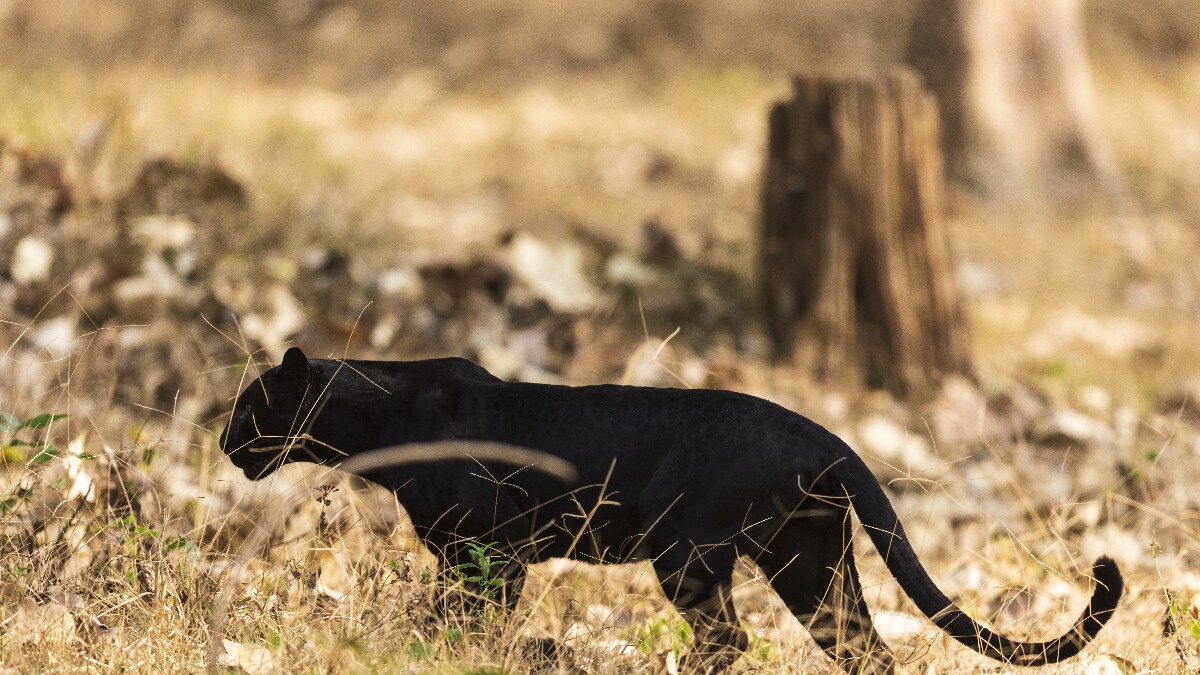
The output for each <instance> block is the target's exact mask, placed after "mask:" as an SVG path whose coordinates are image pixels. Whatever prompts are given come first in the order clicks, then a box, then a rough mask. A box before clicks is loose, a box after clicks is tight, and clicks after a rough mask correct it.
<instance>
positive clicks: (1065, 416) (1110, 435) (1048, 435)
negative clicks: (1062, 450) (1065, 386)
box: [1033, 408, 1117, 448]
mask: <svg viewBox="0 0 1200 675" xmlns="http://www.w3.org/2000/svg"><path fill="white" fill-rule="evenodd" d="M1033 440H1034V441H1035V442H1037V443H1038V444H1039V445H1044V446H1051V447H1076V448H1078V447H1081V446H1088V445H1105V446H1112V445H1115V444H1116V440H1117V436H1116V433H1115V432H1113V430H1112V429H1111V428H1110V427H1109V426H1108V425H1106V424H1105V423H1103V422H1101V421H1100V420H1097V419H1095V418H1093V417H1089V416H1088V415H1085V414H1083V413H1081V412H1079V411H1077V410H1073V409H1071V408H1058V409H1057V410H1054V411H1053V412H1051V413H1050V416H1049V417H1047V418H1045V419H1043V420H1041V421H1040V422H1039V423H1038V424H1037V425H1036V426H1035V428H1034V433H1033Z"/></svg>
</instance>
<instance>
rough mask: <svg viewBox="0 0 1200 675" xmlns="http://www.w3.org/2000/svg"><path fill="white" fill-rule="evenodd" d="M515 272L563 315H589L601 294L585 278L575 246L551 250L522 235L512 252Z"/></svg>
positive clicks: (513, 244) (542, 243)
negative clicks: (582, 313)
mask: <svg viewBox="0 0 1200 675" xmlns="http://www.w3.org/2000/svg"><path fill="white" fill-rule="evenodd" d="M509 262H510V264H511V265H512V268H513V272H515V273H516V275H517V276H518V277H520V278H521V280H522V281H524V282H525V283H526V284H527V285H528V286H529V287H530V288H532V289H533V291H534V292H535V293H537V294H538V296H539V297H541V298H543V299H544V300H545V301H546V302H547V303H548V304H549V305H550V306H551V307H553V308H554V309H556V310H558V311H560V312H586V311H588V310H591V309H592V308H594V307H595V306H596V303H597V298H598V294H597V293H596V290H595V289H594V288H593V287H592V285H591V284H590V283H589V282H588V280H587V279H586V278H585V277H584V274H583V251H582V250H581V249H580V248H579V247H578V246H575V245H574V244H559V245H556V246H550V245H548V244H546V243H545V242H543V241H541V240H540V239H538V238H536V237H534V236H532V235H529V234H526V233H521V234H519V235H517V236H516V237H515V238H514V239H513V242H512V245H511V246H510V248H509Z"/></svg>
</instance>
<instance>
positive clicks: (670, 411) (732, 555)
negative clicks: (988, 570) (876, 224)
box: [221, 348, 1123, 673]
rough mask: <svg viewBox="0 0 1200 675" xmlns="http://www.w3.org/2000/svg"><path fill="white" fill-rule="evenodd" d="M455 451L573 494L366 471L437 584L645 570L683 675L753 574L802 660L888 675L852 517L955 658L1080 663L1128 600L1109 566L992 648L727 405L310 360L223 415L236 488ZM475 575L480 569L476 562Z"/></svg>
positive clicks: (706, 656)
mask: <svg viewBox="0 0 1200 675" xmlns="http://www.w3.org/2000/svg"><path fill="white" fill-rule="evenodd" d="M447 439H457V440H463V441H492V442H502V443H506V444H510V445H515V446H521V447H525V448H530V449H533V450H537V451H541V452H543V453H548V454H551V455H554V456H557V457H561V458H562V459H564V460H566V461H567V462H570V463H571V464H573V465H574V466H575V467H576V468H577V470H578V476H579V480H578V483H577V484H575V485H567V484H564V483H563V481H562V480H561V479H560V478H555V477H553V476H550V475H546V474H544V473H541V472H537V471H533V470H520V469H519V468H518V469H514V468H513V467H511V466H505V465H502V464H499V463H491V462H484V461H479V462H476V461H469V460H464V459H462V458H461V456H459V457H456V458H453V459H447V460H446V461H434V462H429V463H423V464H409V465H403V466H394V467H389V468H385V469H377V470H369V471H365V472H364V476H365V477H366V478H367V479H369V480H372V481H374V482H376V483H379V484H380V485H382V486H384V487H386V488H388V489H390V490H392V491H394V493H395V495H396V498H397V499H398V500H399V501H400V504H401V505H402V506H403V507H404V508H405V509H406V510H407V511H408V514H409V516H410V517H411V519H412V522H413V524H414V525H415V526H416V531H417V534H418V536H420V538H421V539H422V540H423V541H424V543H426V544H427V545H428V546H429V547H430V549H431V550H432V551H434V552H435V554H436V555H438V557H439V559H440V560H441V561H442V563H443V564H444V565H445V566H446V569H454V568H455V566H457V565H462V564H466V563H470V562H472V559H471V546H472V545H474V546H481V545H493V549H492V550H493V551H495V553H496V554H497V555H498V557H499V558H500V559H501V560H505V561H507V563H506V564H504V566H503V568H502V570H501V571H500V573H499V576H498V577H497V578H500V579H502V580H503V581H504V586H505V587H504V591H503V597H504V600H505V602H506V604H508V605H509V606H511V604H512V602H514V600H515V598H516V595H517V593H518V592H519V589H520V586H521V583H522V581H523V579H524V565H525V564H527V563H532V562H537V561H540V560H545V559H547V558H553V557H570V558H574V559H578V560H583V561H588V562H594V563H623V562H627V561H634V560H650V561H651V564H652V565H653V568H654V571H655V573H656V574H657V576H658V579H659V581H660V583H661V584H662V588H663V590H664V591H665V592H666V595H667V597H668V598H670V599H671V600H672V602H674V604H675V606H676V607H677V608H678V609H679V611H680V613H681V614H682V615H683V616H684V618H686V619H687V620H688V621H689V622H690V623H691V626H692V628H693V643H694V644H693V648H692V649H691V651H690V652H688V653H687V654H686V655H685V656H684V660H683V664H682V665H683V667H684V668H685V669H686V670H689V671H705V670H708V671H719V670H723V669H724V668H726V667H727V666H728V665H729V664H731V663H732V662H733V661H734V660H735V659H736V658H737V657H738V655H739V654H740V653H741V652H742V650H743V649H744V648H745V646H746V644H747V638H746V636H745V634H744V632H743V631H742V629H741V628H740V626H739V624H738V619H737V614H736V611H735V609H734V607H733V603H732V602H731V599H730V577H731V573H732V570H733V567H734V562H735V561H736V560H737V559H738V557H739V556H745V557H747V558H749V559H750V560H752V561H753V562H754V563H756V564H757V565H758V566H759V567H760V568H761V569H762V571H763V572H764V573H765V574H766V576H767V578H768V579H769V580H770V583H771V586H772V587H773V588H774V589H775V590H776V591H777V592H778V593H779V595H780V597H781V598H782V599H783V600H784V602H785V603H786V604H787V606H788V608H789V609H790V610H791V611H792V612H793V613H794V614H795V616H796V617H798V618H799V619H800V621H801V622H802V623H803V625H804V626H805V627H806V628H807V630H808V631H809V634H810V635H811V636H812V638H813V639H814V640H815V641H816V643H817V644H818V645H819V646H820V647H821V648H822V649H823V650H824V651H825V652H826V653H827V654H828V655H829V657H830V658H832V659H833V660H834V661H835V662H836V663H838V664H839V665H840V666H841V667H842V668H845V669H846V670H848V671H849V672H855V673H859V672H892V671H893V658H892V656H891V654H890V653H889V652H888V650H887V646H886V645H885V644H883V642H882V641H881V639H880V637H879V635H878V633H877V632H876V631H875V628H874V626H873V625H872V623H871V617H870V614H869V613H868V611H867V606H866V604H865V603H864V602H863V597H862V591H861V587H860V583H859V578H858V572H857V570H856V568H855V565H854V557H853V553H852V551H851V521H850V518H849V510H850V507H853V509H854V512H855V513H856V514H857V515H858V519H859V520H860V521H861V522H862V525H863V527H864V528H865V529H866V532H867V534H868V536H869V537H870V539H871V541H872V542H873V543H874V545H875V547H876V548H877V549H878V550H879V552H880V553H881V554H882V555H883V557H884V559H885V560H886V562H887V567H888V569H889V570H890V571H891V572H892V574H893V575H895V577H896V580H897V581H898V582H899V583H900V586H901V587H902V588H903V589H904V591H905V592H906V593H907V594H908V596H909V597H910V598H912V600H913V601H914V602H915V603H916V605H917V607H918V608H920V610H921V611H922V612H923V613H924V614H925V615H926V616H928V617H929V618H930V619H931V620H933V622H934V623H935V624H937V625H938V626H939V627H941V628H942V629H943V630H945V631H946V632H947V633H948V634H949V635H950V636H952V637H953V638H954V639H955V640H957V641H959V642H961V643H962V644H964V645H966V646H967V647H970V648H971V649H973V650H976V651H977V652H979V653H981V654H984V655H986V656H989V657H992V658H994V659H998V660H1000V661H1003V662H1006V663H1011V664H1019V665H1027V666H1035V665H1041V664H1048V663H1055V662H1058V661H1061V660H1063V659H1066V658H1069V657H1071V656H1074V655H1075V654H1077V653H1079V651H1080V650H1081V649H1083V647H1084V646H1086V645H1087V644H1088V643H1089V642H1090V641H1091V640H1092V638H1093V637H1095V635H1096V634H1097V633H1098V632H1099V631H1100V629H1101V628H1102V627H1103V626H1104V624H1105V622H1107V621H1108V619H1109V618H1110V617H1111V616H1112V614H1113V612H1114V610H1115V609H1116V607H1117V603H1118V601H1119V600H1120V597H1121V591H1122V587H1123V580H1122V577H1121V573H1120V571H1119V570H1118V569H1117V566H1116V564H1115V563H1114V562H1113V561H1112V560H1111V559H1109V558H1107V557H1102V558H1100V559H1098V560H1097V561H1096V562H1095V563H1094V565H1093V567H1092V576H1093V577H1094V579H1095V582H1096V587H1095V590H1094V591H1093V594H1092V597H1091V600H1090V602H1089V603H1088V606H1087V608H1086V609H1085V610H1084V611H1083V614H1082V615H1081V616H1080V618H1079V619H1078V620H1077V621H1076V623H1075V625H1074V626H1073V627H1072V628H1071V629H1070V630H1069V631H1067V633H1066V634H1065V635H1063V636H1062V637H1059V638H1056V639H1053V640H1049V641H1046V642H1019V641H1015V640H1010V639H1008V638H1006V637H1003V636H1001V635H998V634H996V633H994V632H992V631H991V630H989V629H987V628H985V627H983V626H981V625H979V624H978V623H976V622H975V621H974V620H973V619H972V618H970V617H968V616H967V615H966V614H964V613H963V612H962V611H961V610H960V609H959V608H958V607H957V606H956V605H955V604H954V603H953V602H952V601H951V600H950V599H949V598H947V597H946V595H945V594H943V593H942V592H941V591H940V590H938V588H937V586H936V585H935V584H934V583H933V581H932V580H931V579H930V578H929V575H928V573H927V572H926V571H925V568H924V567H923V566H922V565H921V562H920V561H919V560H918V559H917V556H916V553H915V552H914V551H913V548H912V545H911V543H910V542H909V540H908V538H907V536H906V535H905V533H904V528H903V527H901V525H900V522H899V520H898V519H897V516H896V512H895V511H894V510H893V509H892V505H891V503H890V502H889V501H888V498H887V496H886V495H885V494H884V492H883V490H882V488H881V487H880V486H879V483H878V482H877V481H876V480H875V479H874V477H873V476H872V474H871V472H870V471H869V470H868V468H867V466H866V465H865V464H864V463H863V461H862V460H861V459H860V458H859V457H858V456H857V455H856V454H855V453H854V452H853V451H852V450H851V449H850V448H849V447H848V446H847V445H846V444H845V443H843V442H842V441H841V440H840V439H839V438H837V437H836V436H834V435H833V434H832V433H830V432H829V431H827V430H826V429H824V428H823V427H821V426H820V425H818V424H816V423H815V422H812V421H810V420H808V419H807V418H805V417H803V416H801V415H798V414H796V413H793V412H791V411H789V410H787V409H785V408H783V407H781V406H778V405H776V404H774V403H770V402H768V401H764V400H762V399H759V398H755V397H753V396H748V395H744V394H738V393H733V392H729V391H705V390H682V389H656V388H647V387H631V386H617V385H600V386H588V387H567V386H558V385H545V384H529V383H518V382H505V381H503V380H500V379H498V378H496V377H495V376H493V375H491V374H490V373H488V372H487V371H486V370H485V369H483V368H482V367H480V366H478V365H476V364H474V363H472V362H470V361H467V360H465V359H458V358H445V359H433V360H426V361H411V362H403V361H342V360H319V359H311V360H310V359H308V358H307V357H306V356H305V355H304V354H303V352H301V351H300V350H299V349H296V348H292V349H289V350H288V351H287V353H286V354H285V355H284V357H283V362H282V364H281V365H279V366H276V367H274V368H271V369H270V370H268V371H266V372H265V373H263V374H262V376H261V377H260V378H259V379H258V380H257V381H255V382H254V383H252V384H251V385H250V386H248V387H247V388H246V389H245V391H243V392H242V393H241V395H240V396H239V397H238V399H237V403H236V407H235V410H234V412H233V416H232V419H231V420H230V422H229V426H228V428H227V429H226V431H225V433H224V434H223V436H222V439H221V445H222V448H223V449H224V451H225V452H226V453H227V454H228V455H229V457H230V459H231V460H232V461H233V462H234V464H236V465H237V466H238V467H240V468H241V469H242V470H243V471H244V472H245V474H246V476H247V477H248V478H252V479H258V478H262V477H263V476H266V475H267V474H270V473H271V472H272V471H274V470H275V469H276V468H278V467H279V466H281V465H282V464H284V463H286V462H289V461H309V462H317V463H321V464H331V465H336V464H337V463H338V462H339V461H340V460H341V459H342V458H343V457H346V456H348V455H354V454H355V453H363V452H367V451H371V450H374V449H378V448H382V447H390V446H400V445H404V444H406V443H421V442H430V441H440V440H447ZM476 555H477V554H476Z"/></svg>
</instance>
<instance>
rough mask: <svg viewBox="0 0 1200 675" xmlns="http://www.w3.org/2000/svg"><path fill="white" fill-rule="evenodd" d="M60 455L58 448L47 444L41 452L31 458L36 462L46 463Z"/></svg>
mask: <svg viewBox="0 0 1200 675" xmlns="http://www.w3.org/2000/svg"><path fill="white" fill-rule="evenodd" d="M55 457H58V449H57V448H55V447H54V446H53V445H49V446H46V447H45V448H43V449H42V451H41V452H39V453H38V454H36V455H34V456H33V459H32V460H31V461H32V462H33V463H34V464H45V463H46V462H49V461H50V460H52V459H54V458H55Z"/></svg>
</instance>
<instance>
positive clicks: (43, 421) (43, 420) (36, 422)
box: [13, 413, 67, 431]
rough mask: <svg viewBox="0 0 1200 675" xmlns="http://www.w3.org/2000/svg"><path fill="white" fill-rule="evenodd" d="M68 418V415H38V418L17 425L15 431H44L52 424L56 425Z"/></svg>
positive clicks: (31, 418)
mask: <svg viewBox="0 0 1200 675" xmlns="http://www.w3.org/2000/svg"><path fill="white" fill-rule="evenodd" d="M66 416H67V414H66V413H55V414H51V413H42V414H41V415H38V416H37V417H30V418H29V419H27V420H25V421H24V422H21V423H20V424H18V425H17V428H16V429H13V431H20V430H22V429H43V428H45V427H48V426H50V425H51V424H54V423H55V422H57V421H59V420H61V419H65V418H66Z"/></svg>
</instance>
